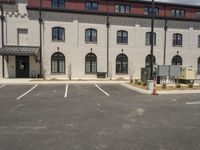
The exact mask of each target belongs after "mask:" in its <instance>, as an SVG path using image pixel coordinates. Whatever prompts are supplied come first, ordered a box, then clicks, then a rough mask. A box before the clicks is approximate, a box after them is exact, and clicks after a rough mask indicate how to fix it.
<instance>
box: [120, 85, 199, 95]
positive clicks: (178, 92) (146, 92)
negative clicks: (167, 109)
mask: <svg viewBox="0 0 200 150" xmlns="http://www.w3.org/2000/svg"><path fill="white" fill-rule="evenodd" d="M121 85H123V86H125V87H127V88H129V89H132V90H135V91H137V92H139V93H143V94H149V95H152V93H153V92H152V91H149V90H144V89H141V88H138V87H134V86H131V85H129V84H126V83H122V84H121ZM198 93H199V94H200V90H193V89H191V90H171V91H157V94H158V95H167V94H170V95H171V94H198Z"/></svg>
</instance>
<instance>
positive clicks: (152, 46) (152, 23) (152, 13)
mask: <svg viewBox="0 0 200 150" xmlns="http://www.w3.org/2000/svg"><path fill="white" fill-rule="evenodd" d="M154 8H155V6H154V0H152V10H151V80H153V78H154V73H153V65H154V64H153V48H154V40H153V35H154V13H155V12H154Z"/></svg>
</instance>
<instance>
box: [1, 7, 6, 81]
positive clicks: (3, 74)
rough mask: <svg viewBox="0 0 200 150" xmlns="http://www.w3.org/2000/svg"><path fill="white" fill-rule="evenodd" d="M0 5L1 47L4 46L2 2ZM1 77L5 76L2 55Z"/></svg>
mask: <svg viewBox="0 0 200 150" xmlns="http://www.w3.org/2000/svg"><path fill="white" fill-rule="evenodd" d="M0 7H1V40H2V47H3V46H4V19H5V17H4V10H3V4H0ZM2 77H3V78H5V68H4V56H2Z"/></svg>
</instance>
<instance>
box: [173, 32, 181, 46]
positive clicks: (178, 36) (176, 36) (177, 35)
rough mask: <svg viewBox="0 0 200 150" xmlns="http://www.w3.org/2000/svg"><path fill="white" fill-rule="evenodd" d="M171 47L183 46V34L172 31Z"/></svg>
mask: <svg viewBox="0 0 200 150" xmlns="http://www.w3.org/2000/svg"><path fill="white" fill-rule="evenodd" d="M172 45H173V47H182V46H183V35H182V34H181V33H174V34H173V39H172Z"/></svg>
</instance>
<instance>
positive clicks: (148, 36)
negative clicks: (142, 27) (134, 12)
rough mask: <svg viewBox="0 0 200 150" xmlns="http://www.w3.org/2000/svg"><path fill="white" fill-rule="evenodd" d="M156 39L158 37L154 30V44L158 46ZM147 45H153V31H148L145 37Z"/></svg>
mask: <svg viewBox="0 0 200 150" xmlns="http://www.w3.org/2000/svg"><path fill="white" fill-rule="evenodd" d="M156 39H157V35H156V33H155V32H154V33H153V45H154V46H156ZM145 45H146V46H149V45H151V32H146V37H145Z"/></svg>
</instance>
